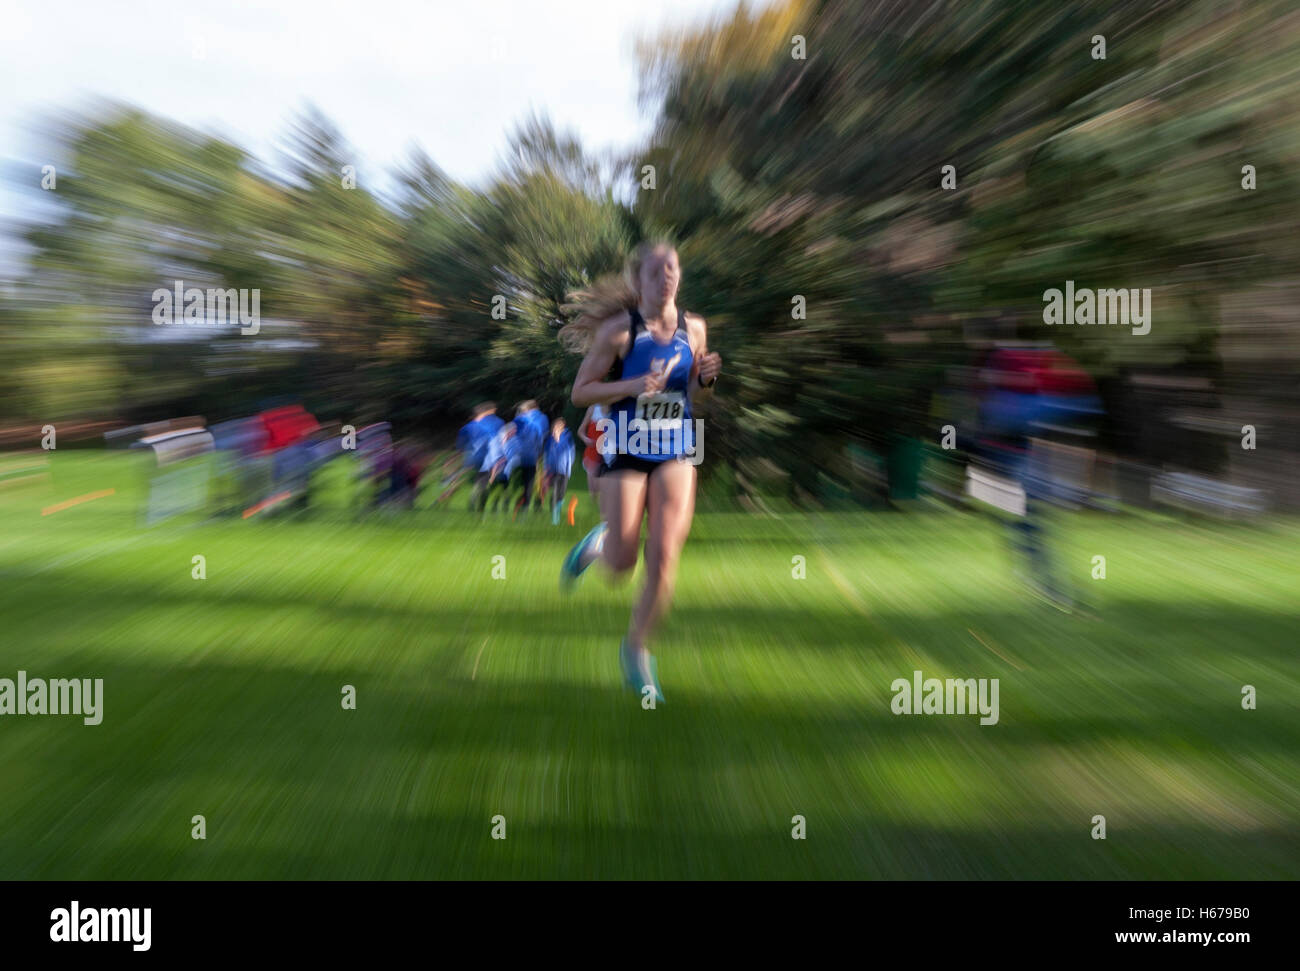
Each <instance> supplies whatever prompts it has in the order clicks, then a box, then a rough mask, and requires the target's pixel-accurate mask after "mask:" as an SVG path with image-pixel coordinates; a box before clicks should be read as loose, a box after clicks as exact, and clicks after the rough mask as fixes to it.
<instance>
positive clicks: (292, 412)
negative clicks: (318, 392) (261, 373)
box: [257, 405, 320, 452]
mask: <svg viewBox="0 0 1300 971" xmlns="http://www.w3.org/2000/svg"><path fill="white" fill-rule="evenodd" d="M257 417H258V418H259V419H261V422H262V427H263V428H265V429H266V444H265V446H264V447H263V451H264V452H274V451H276V450H277V449H281V448H284V447H285V446H286V445H293V444H295V443H296V442H301V441H302V440H303V439H304V438H306V437H307V436H308V435H310V434H311V433H312V432H314V431H316V430H317V429H319V428H320V425H319V423H318V422H317V421H316V419H315V418H313V417H312V416H311V414H310V413H309V412H308V411H307V410H306V409H305V408H303V407H302V405H287V406H286V407H284V408H272V409H270V410H269V411H264V412H262V413H261V414H260V415H258V416H257Z"/></svg>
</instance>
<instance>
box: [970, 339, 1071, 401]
mask: <svg viewBox="0 0 1300 971" xmlns="http://www.w3.org/2000/svg"><path fill="white" fill-rule="evenodd" d="M985 369H986V372H987V373H988V374H989V379H990V380H991V381H992V383H993V384H994V385H996V386H997V387H999V388H1002V389H1004V390H1006V391H1024V392H1029V393H1031V394H1032V393H1036V392H1042V393H1045V394H1091V393H1092V392H1093V391H1094V386H1093V383H1092V378H1091V377H1089V376H1088V372H1087V371H1085V370H1084V369H1083V368H1082V367H1080V366H1079V365H1078V364H1077V363H1075V362H1074V361H1073V360H1071V359H1070V358H1069V357H1067V356H1066V355H1064V354H1062V353H1061V352H1060V351H1055V350H1036V349H1023V350H1019V349H1016V350H1013V349H1007V348H1004V349H1001V350H997V351H994V352H993V353H992V354H991V355H990V356H989V359H988V362H987V364H986V365H985Z"/></svg>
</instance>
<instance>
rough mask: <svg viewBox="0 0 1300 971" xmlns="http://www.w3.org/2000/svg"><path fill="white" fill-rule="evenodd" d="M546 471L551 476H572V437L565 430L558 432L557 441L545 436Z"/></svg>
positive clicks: (554, 438) (551, 436)
mask: <svg viewBox="0 0 1300 971" xmlns="http://www.w3.org/2000/svg"><path fill="white" fill-rule="evenodd" d="M545 455H546V471H547V472H549V473H551V474H552V475H564V476H568V475H572V474H573V435H572V434H571V433H570V432H569V430H568V429H567V428H566V429H565V430H564V431H562V432H560V437H559V439H558V440H557V439H556V437H555V436H554V435H547V436H546V448H545Z"/></svg>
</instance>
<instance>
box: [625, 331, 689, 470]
mask: <svg viewBox="0 0 1300 971" xmlns="http://www.w3.org/2000/svg"><path fill="white" fill-rule="evenodd" d="M628 313H629V316H630V317H631V337H632V341H631V346H629V347H628V350H627V355H626V356H625V357H624V358H623V360H622V361H621V362H620V364H621V368H620V370H619V374H618V376H617V378H615V380H618V381H624V380H627V379H628V378H635V377H640V376H641V375H643V374H659V373H663V372H667V375H668V380H667V382H666V383H665V384H664V388H663V390H662V391H660V392H659V393H658V394H653V395H640V396H638V397H628V398H624V399H622V400H621V401H617V402H615V403H614V405H613V407H612V408H611V410H610V418H611V419H612V420H613V421H614V425H613V426H612V427H611V426H606V427H607V428H609V431H610V432H612V433H613V437H614V439H615V441H614V442H613V443H612V444H614V445H615V446H616V450H617V452H618V453H621V454H624V455H630V456H632V457H634V458H638V459H645V460H647V461H650V462H662V461H663V460H664V459H668V458H672V457H674V456H678V455H683V454H685V453H687V452H692V451H693V450H694V448H695V425H694V422H693V421H692V419H691V395H690V381H691V369H692V367H694V364H695V356H694V353H693V352H692V351H691V342H690V339H689V338H688V337H687V333H686V311H685V310H679V311H678V312H677V330H676V331H674V332H673V336H672V340H670V341H668V343H666V344H660V343H659V342H658V341H657V340H655V338H654V337H653V336H651V334H650V332H649V331H648V330H647V329H646V325H645V319H644V318H643V317H642V316H641V313H640V311H638V310H637V309H636V308H635V307H634V308H632V309H631V310H630V311H629V312H628ZM612 457H613V456H612V455H608V454H607V455H606V461H609V460H610V459H611V458H612Z"/></svg>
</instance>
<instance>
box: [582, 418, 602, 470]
mask: <svg viewBox="0 0 1300 971" xmlns="http://www.w3.org/2000/svg"><path fill="white" fill-rule="evenodd" d="M583 434H585V435H586V436H587V438H588V439H590V440H591V444H590V445H588V446H587V447H586V449H585V450H584V451H583V453H582V460H583V461H584V462H599V461H600V451H599V450H598V449H597V448H596V437H597V435H598V434H599V430H598V429H597V428H596V422H595V421H594V420H592V421H589V422H587V427H586V428H584V429H583Z"/></svg>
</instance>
